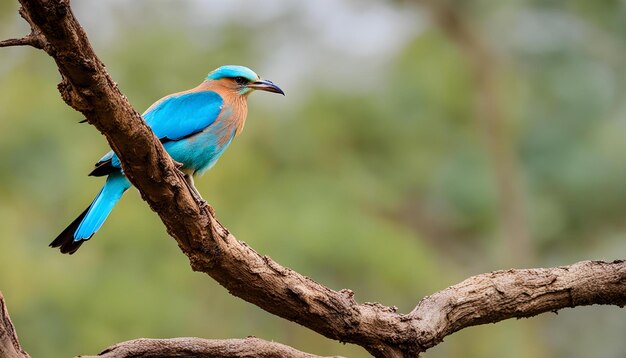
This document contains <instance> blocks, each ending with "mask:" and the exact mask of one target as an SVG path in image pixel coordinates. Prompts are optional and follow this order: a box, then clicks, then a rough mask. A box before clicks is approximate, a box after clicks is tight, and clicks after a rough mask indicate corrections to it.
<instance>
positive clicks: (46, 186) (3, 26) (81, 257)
mask: <svg viewBox="0 0 626 358" xmlns="http://www.w3.org/2000/svg"><path fill="white" fill-rule="evenodd" d="M73 5H74V9H75V12H76V15H77V17H78V19H79V20H80V21H81V22H82V24H83V26H84V27H85V30H86V31H87V34H88V35H89V38H90V40H91V42H92V44H93V46H94V48H95V50H96V52H97V53H98V55H99V56H100V57H101V59H102V60H103V61H104V63H105V64H106V65H107V68H108V70H109V72H110V73H111V75H112V76H113V78H114V80H115V81H117V83H118V85H119V87H120V88H121V90H122V91H123V92H124V94H126V95H127V96H128V98H129V99H130V101H131V103H132V104H133V105H134V106H135V108H137V109H138V110H139V111H140V112H141V111H143V110H144V109H145V108H147V107H148V106H149V105H150V104H151V103H152V102H154V101H155V100H157V99H158V98H160V97H162V96H163V95H166V94H169V93H172V92H176V91H180V90H184V89H187V88H191V87H193V86H195V85H197V84H198V83H199V82H200V81H201V80H202V79H203V78H204V77H205V76H206V74H207V73H208V72H209V71H211V70H213V69H214V68H216V67H218V66H220V65H222V64H241V65H246V66H249V67H251V68H252V69H254V70H255V71H256V72H257V73H259V74H260V75H261V76H262V77H264V78H268V79H271V80H273V81H274V82H276V83H277V84H279V85H280V86H281V87H282V88H283V89H284V90H285V92H286V93H287V96H286V97H282V96H274V95H268V94H266V93H256V94H254V95H252V96H251V97H250V100H249V109H250V111H249V116H248V122H247V125H246V130H245V131H244V133H243V135H242V136H240V137H239V138H238V139H237V140H236V141H235V142H234V144H233V145H232V146H231V147H230V149H229V150H228V151H227V152H226V153H225V154H224V156H223V157H222V159H221V160H220V162H219V163H218V164H217V165H216V166H215V167H214V168H213V169H212V170H211V171H209V172H208V173H207V174H206V175H205V176H204V177H202V178H199V179H197V180H196V183H197V185H198V187H199V190H200V192H201V193H202V194H203V196H204V197H205V198H206V199H207V201H208V202H209V203H211V204H212V205H214V207H215V209H216V211H217V214H218V217H219V219H220V220H221V222H222V223H223V224H224V225H226V226H227V227H228V228H229V229H230V230H231V231H232V232H233V233H234V234H235V236H236V237H237V238H238V239H240V240H242V241H245V242H247V243H248V244H249V245H251V246H252V247H254V248H255V249H256V250H257V251H258V252H260V253H261V254H264V255H269V256H271V257H272V258H273V259H275V260H276V261H278V262H279V263H281V264H283V265H285V266H288V267H290V268H292V269H294V270H296V271H298V272H300V273H302V274H304V275H307V276H309V277H311V278H312V279H314V280H316V281H318V282H320V283H322V284H324V285H327V286H329V287H331V288H333V289H336V290H339V289H342V288H350V289H353V290H354V291H355V293H356V296H355V298H356V299H357V300H358V301H359V302H366V301H376V302H380V303H382V304H384V305H390V306H391V305H393V306H397V307H398V309H399V311H400V312H405V313H406V312H409V311H410V310H411V309H412V308H413V307H414V306H415V305H416V303H417V302H418V300H419V299H420V298H422V297H423V296H425V295H427V294H430V293H433V292H435V291H438V290H440V289H443V288H445V287H447V286H450V285H452V284H455V283H457V282H459V281H460V280H462V279H464V278H467V277H469V276H471V275H475V274H479V273H483V272H488V271H492V270H498V269H507V268H511V267H540V266H558V265H566V264H571V263H574V262H577V261H580V260H587V259H602V260H612V259H618V258H622V259H623V258H625V257H626V237H625V236H626V221H625V218H626V180H625V179H626V160H625V157H624V153H625V152H626V75H625V74H626V36H625V35H626V2H624V1H622V0H615V1H609V0H606V1H589V0H571V1H568V2H560V1H549V0H536V1H499V2H489V1H478V0H472V1H451V2H449V3H447V4H446V3H442V2H439V1H433V2H428V1H422V2H410V1H396V2H393V1H391V2H385V1H371V0H368V1H363V0H360V1H357V0H340V1H337V0H336V1H330V0H323V1H309V2H303V1H301V2H293V1H288V0H271V1H270V0H253V1H251V0H248V1H244V0H238V1H232V0H219V1H218V0H216V1H184V2H180V1H178V2H174V1H164V0H159V1H125V0H110V1H98V0H83V1H75V2H74V4H73ZM17 9H18V5H17V2H16V1H2V2H1V3H0V38H2V39H6V38H10V37H20V36H21V35H24V34H26V33H28V30H29V29H28V27H27V25H26V24H25V23H24V21H23V20H22V19H20V18H19V16H18V15H17ZM58 82H59V75H58V72H57V70H56V67H55V64H54V62H53V61H52V59H51V58H49V57H48V56H47V55H45V54H44V53H43V52H41V51H37V50H34V49H31V48H3V49H0V290H2V292H3V293H4V295H5V296H6V299H7V302H8V305H9V310H10V313H11V315H12V318H13V321H14V323H15V325H16V328H17V331H18V334H19V337H20V339H21V342H22V344H23V346H24V348H25V349H26V350H27V351H28V352H29V353H30V354H31V355H32V356H33V357H64V356H73V355H78V354H95V353H97V352H99V351H100V350H102V349H104V348H105V347H107V346H109V345H112V344H114V343H117V342H120V341H124V340H129V339H134V338H138V337H163V338H167V337H181V336H197V337H203V338H237V337H245V336H248V335H254V336H257V337H260V338H263V339H267V340H275V341H278V342H281V343H284V344H288V345H291V346H293V347H295V348H297V349H300V350H303V351H307V352H311V353H315V354H324V355H330V354H333V355H344V356H348V357H365V356H367V353H366V352H365V351H364V350H363V349H361V348H359V347H356V346H353V345H344V344H341V343H339V342H335V341H331V340H328V339H326V338H324V337H321V336H319V335H318V334H316V333H313V332H311V331H309V330H308V329H305V328H303V327H300V326H298V325H296V324H294V323H290V322H287V321H285V320H283V319H281V318H278V317H275V316H272V315H271V314H269V313H266V312H264V311H262V310H261V309H259V308H257V307H255V306H253V305H250V304H248V303H246V302H243V301H241V300H240V299H238V298H236V297H233V296H231V295H229V294H228V292H227V291H226V290H225V289H223V288H222V287H221V286H219V285H217V284H216V283H215V282H214V281H213V280H212V279H210V278H209V277H207V276H204V275H203V274H199V273H193V272H191V270H190V268H189V264H188V261H187V259H186V257H185V256H184V255H183V254H182V253H181V252H180V250H179V249H178V248H177V246H176V243H175V241H174V240H173V239H171V238H169V237H168V235H167V234H166V232H165V230H164V227H163V225H162V224H161V222H160V221H159V219H158V217H157V216H156V215H155V214H154V213H153V212H152V211H150V209H149V208H148V206H147V205H146V204H145V203H144V202H143V201H142V200H141V198H140V197H139V195H138V194H137V192H136V191H135V190H131V191H129V192H128V193H127V194H126V196H125V199H124V200H122V201H121V202H120V204H119V205H118V207H117V208H116V209H115V210H114V211H113V213H112V215H111V216H110V217H109V220H108V221H107V222H106V224H105V225H104V227H103V228H102V229H101V231H100V232H99V233H98V234H97V235H96V236H95V237H94V239H93V240H92V242H89V243H87V244H86V245H84V246H83V247H82V248H81V250H80V251H79V252H78V253H77V254H76V255H73V256H65V255H61V254H59V253H58V251H56V250H52V249H50V248H48V247H47V245H48V244H49V242H50V241H51V240H52V239H54V238H55V237H56V235H57V234H58V233H59V232H60V231H61V230H62V229H63V228H64V227H65V226H66V225H67V224H69V222H70V221H71V220H72V219H74V217H75V216H76V215H78V214H79V213H80V212H81V211H82V210H83V209H84V208H85V207H86V206H87V205H88V204H89V203H90V202H91V200H92V198H93V197H94V196H95V194H96V193H97V192H98V190H99V188H100V186H101V185H102V180H101V179H99V178H91V177H87V175H86V174H87V173H88V172H89V171H90V170H91V169H92V166H93V164H94V163H95V161H96V160H97V159H98V158H100V156H101V155H102V154H103V153H104V152H106V151H108V147H107V144H106V142H105V140H104V138H103V137H102V136H101V135H100V134H99V133H98V132H97V131H96V130H95V129H94V128H93V127H91V126H89V125H88V124H78V123H77V122H78V121H80V120H81V119H83V118H82V117H81V116H80V114H79V113H77V112H75V111H73V110H72V109H71V108H70V107H68V106H67V105H65V103H63V101H62V100H61V98H60V95H59V93H58V92H57V89H56V84H57V83H58ZM624 331H626V315H625V314H624V310H620V309H618V308H614V307H599V306H596V307H588V308H576V309H566V310H563V311H561V312H559V315H558V316H556V315H552V314H545V315H542V316H540V317H535V318H532V319H524V320H512V321H505V322H501V323H498V324H496V325H488V326H480V327H473V328H468V329H465V330H463V331H461V332H459V333H456V334H454V335H453V336H450V337H448V338H446V340H445V342H444V343H442V344H441V345H440V346H438V347H436V348H434V349H432V350H431V351H429V352H428V353H427V354H426V356H427V357H590V356H594V357H624V356H626V342H625V341H624Z"/></svg>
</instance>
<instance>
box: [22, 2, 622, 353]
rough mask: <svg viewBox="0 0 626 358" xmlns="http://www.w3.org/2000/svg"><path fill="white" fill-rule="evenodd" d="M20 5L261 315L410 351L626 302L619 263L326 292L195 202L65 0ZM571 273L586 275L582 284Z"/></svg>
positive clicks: (202, 255) (155, 194)
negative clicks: (401, 303)
mask: <svg viewBox="0 0 626 358" xmlns="http://www.w3.org/2000/svg"><path fill="white" fill-rule="evenodd" d="M20 2H21V3H22V11H21V13H22V15H23V17H24V18H25V19H26V20H27V21H28V22H29V23H30V25H31V27H32V29H33V33H37V34H40V36H41V38H42V43H43V44H44V45H43V49H44V50H45V51H46V52H47V53H48V54H49V55H50V56H52V57H53V58H54V60H55V61H56V63H57V65H58V67H59V72H60V73H61V77H62V81H61V84H60V85H59V90H60V92H61V95H62V97H63V99H64V100H65V101H66V102H67V103H68V104H69V105H70V106H72V107H73V108H75V109H76V110H78V111H80V112H81V113H83V114H84V115H85V117H86V118H87V119H88V121H89V123H91V124H93V125H94V126H95V127H96V128H97V129H98V130H99V131H101V132H102V133H103V134H104V135H105V137H106V138H107V140H108V141H109V144H110V145H111V147H112V148H113V149H114V150H115V151H116V152H117V153H118V154H119V156H120V159H121V161H122V165H123V167H124V171H125V173H126V175H127V176H128V177H129V179H130V180H131V182H132V183H133V184H134V185H135V186H136V187H137V188H138V189H139V191H140V192H141V194H142V196H143V198H144V199H145V200H146V201H147V202H148V204H149V205H150V207H151V208H152V209H153V210H154V211H156V212H157V213H158V215H159V216H160V218H161V220H162V221H163V223H164V224H165V226H166V228H167V230H168V233H170V234H171V235H172V237H174V238H175V239H176V241H177V242H178V244H179V247H180V248H181V249H182V251H183V252H184V253H185V254H186V255H187V256H188V258H189V260H190V263H191V267H192V268H193V270H195V271H201V272H205V273H207V274H208V275H210V276H211V277H213V278H214V279H215V280H216V281H218V282H219V283H220V284H221V285H223V286H224V287H226V288H227V289H228V290H229V291H230V292H231V293H232V294H234V295H236V296H238V297H240V298H242V299H245V300H246V301H248V302H251V303H253V304H255V305H257V306H259V307H261V308H263V309H265V310H266V311H268V312H271V313H273V314H276V315H278V316H280V317H283V318H286V319H289V320H291V321H294V322H298V323H300V324H302V325H303V326H306V327H308V328H310V329H313V330H315V331H316V332H318V333H321V334H323V335H325V336H327V337H329V338H333V339H337V340H339V341H342V342H350V343H355V344H358V345H360V346H362V347H364V348H365V349H367V350H368V351H369V352H370V353H372V354H373V355H376V356H380V357H401V356H405V357H412V356H416V355H417V354H419V353H420V352H423V351H424V350H426V349H428V348H430V347H432V346H434V345H436V344H437V343H438V342H440V341H441V339H443V337H445V336H446V335H448V334H451V333H453V332H455V331H457V330H459V329H462V328H463V327H467V326H471V325H476V324H482V323H487V322H497V321H500V320H503V319H507V318H511V317H527V316H531V315H535V314H538V313H541V312H546V311H553V310H557V309H560V308H563V307H573V306H575V305H584V304H595V303H599V304H616V305H619V306H623V305H624V303H625V301H626V284H625V282H626V278H625V276H626V264H625V263H624V262H622V261H620V262H613V263H600V262H583V263H580V264H577V265H574V266H571V267H570V268H557V269H534V270H512V271H501V272H496V273H492V274H486V275H481V276H476V277H474V278H470V279H468V280H466V281H464V282H463V283H461V284H459V285H456V286H453V287H451V288H449V289H446V290H444V291H442V292H441V293H438V294H435V295H432V296H429V297H427V298H425V299H424V300H423V301H422V302H421V303H420V304H419V305H418V306H417V307H416V309H415V310H414V311H413V312H411V314H409V315H402V314H398V313H396V312H395V310H394V309H392V308H389V307H385V306H382V305H378V304H358V303H357V302H356V301H355V300H354V299H353V294H352V292H351V291H349V290H342V291H339V292H337V291H333V290H331V289H329V288H326V287H324V286H322V285H320V284H318V283H316V282H314V281H313V280H311V279H309V278H307V277H304V276H302V275H300V274H298V273H296V272H294V271H292V270H290V269H287V268H284V267H282V266H280V265H279V264H278V263H276V262H274V261H272V260H271V259H270V258H268V257H266V256H260V255H259V254H257V253H256V252H255V251H254V250H253V249H252V248H250V247H249V246H247V245H246V244H245V243H242V242H239V241H237V240H236V239H235V237H234V236H233V235H231V234H230V233H229V232H228V230H227V229H226V228H224V227H223V226H222V225H221V224H220V223H219V222H218V221H217V219H216V218H215V216H214V215H213V213H212V209H211V208H210V207H209V206H203V205H199V204H198V203H196V202H195V201H194V199H193V197H192V195H191V193H190V192H189V190H188V188H187V186H186V185H185V182H184V180H183V178H182V176H181V173H180V172H179V171H178V170H177V169H176V168H175V166H174V164H173V162H172V160H171V159H170V158H169V156H168V155H167V153H166V152H165V151H164V149H163V147H162V146H161V144H160V142H159V141H158V140H157V139H156V138H155V137H154V135H153V134H152V132H151V131H150V129H149V128H148V127H147V126H146V125H145V123H144V122H143V120H142V119H141V117H140V116H139V114H138V113H137V112H136V111H135V110H134V109H133V108H132V107H131V105H130V104H129V103H128V101H127V100H126V98H125V97H124V96H123V95H122V94H121V93H120V92H119V90H118V89H117V86H116V85H115V83H114V82H113V81H112V79H111V78H110V77H109V75H108V74H107V72H106V70H105V68H104V65H103V64H102V63H101V62H100V60H99V59H98V58H97V57H96V55H95V53H94V52H93V49H92V48H91V46H90V44H89V42H88V40H87V37H86V35H85V33H84V31H83V29H82V28H81V26H80V25H79V24H78V22H77V21H76V19H75V18H74V16H73V14H72V11H71V9H70V7H69V3H68V1H67V0H47V1H46V0H20ZM577 275H578V276H581V275H582V276H581V277H588V278H589V279H588V280H582V281H580V282H579V281H578V280H577V279H576V280H575V279H574V278H575V277H578V276H577ZM546 277H548V279H546ZM565 293H568V294H567V295H566V294H565ZM572 293H575V294H574V295H573V296H572ZM548 297H551V300H550V301H549V302H547V303H546V301H545V299H546V298H548ZM572 297H573V298H572ZM469 298H471V300H470V299H469ZM492 301H493V302H496V305H494V304H493V303H492ZM444 312H445V313H446V314H443V313H444Z"/></svg>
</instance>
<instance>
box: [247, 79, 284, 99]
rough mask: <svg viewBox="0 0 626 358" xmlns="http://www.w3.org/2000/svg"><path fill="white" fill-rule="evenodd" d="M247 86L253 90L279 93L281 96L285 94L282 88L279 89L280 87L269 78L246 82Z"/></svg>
mask: <svg viewBox="0 0 626 358" xmlns="http://www.w3.org/2000/svg"><path fill="white" fill-rule="evenodd" d="M248 88H252V89H255V90H259V91H267V92H272V93H280V94H282V95H283V96H284V95H285V92H283V90H281V89H280V87H278V86H276V85H275V84H274V83H272V81H270V80H258V81H255V82H252V83H249V84H248Z"/></svg>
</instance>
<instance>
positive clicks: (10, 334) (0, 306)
mask: <svg viewBox="0 0 626 358" xmlns="http://www.w3.org/2000/svg"><path fill="white" fill-rule="evenodd" d="M0 357H2V358H30V356H29V355H28V353H26V352H25V351H24V350H23V349H22V346H21V345H20V341H19V340H18V339H17V333H16V332H15V327H13V323H12V322H11V317H9V311H8V310H7V306H6V303H5V302H4V296H2V292H0Z"/></svg>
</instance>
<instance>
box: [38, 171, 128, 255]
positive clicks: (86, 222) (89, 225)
mask: <svg viewBox="0 0 626 358" xmlns="http://www.w3.org/2000/svg"><path fill="white" fill-rule="evenodd" d="M130 185H131V184H130V182H129V181H128V179H126V177H125V176H124V175H123V174H122V173H121V172H120V171H117V172H113V173H111V174H109V176H108V178H107V180H106V183H104V186H103V187H102V190H100V192H99V193H98V195H97V196H96V198H95V199H94V200H93V202H92V203H91V205H89V207H88V208H87V209H85V211H83V213H82V214H80V215H79V216H78V217H77V218H76V219H75V220H74V221H72V223H71V224H69V225H68V227H67V228H65V230H63V232H61V233H60V234H59V236H57V238H56V239H54V241H52V243H50V247H58V248H59V249H60V250H61V252H62V253H64V254H73V253H74V252H76V250H78V248H79V247H80V245H82V244H83V242H85V241H87V240H89V239H90V238H91V237H92V236H93V234H95V233H96V231H98V229H100V227H101V226H102V224H104V221H105V220H106V218H107V216H109V214H110V213H111V210H113V207H114V206H115V204H116V203H117V202H118V200H120V198H121V197H122V195H123V194H124V192H125V191H126V190H127V189H128V188H130Z"/></svg>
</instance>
